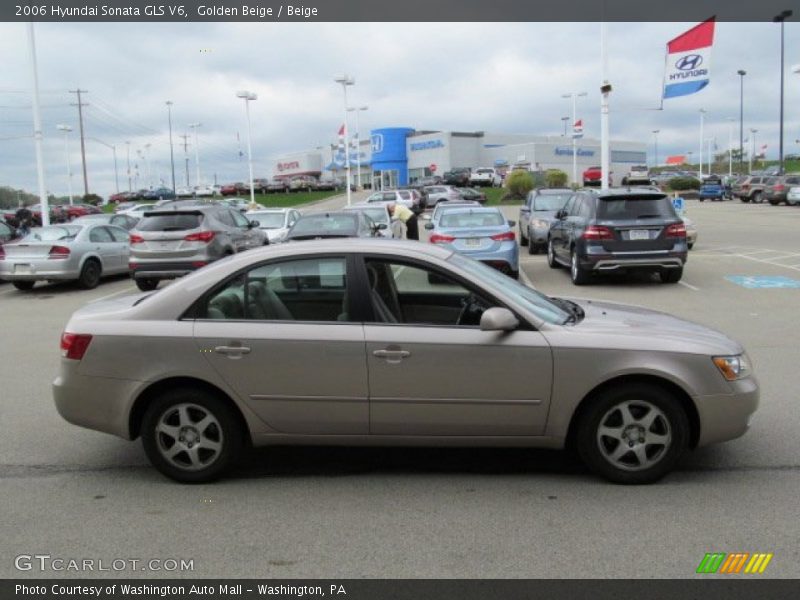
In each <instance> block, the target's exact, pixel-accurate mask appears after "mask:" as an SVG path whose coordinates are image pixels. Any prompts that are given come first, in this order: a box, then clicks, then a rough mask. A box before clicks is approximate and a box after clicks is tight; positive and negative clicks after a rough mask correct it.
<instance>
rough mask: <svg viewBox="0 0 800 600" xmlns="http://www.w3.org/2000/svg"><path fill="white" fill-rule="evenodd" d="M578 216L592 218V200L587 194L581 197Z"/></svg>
mask: <svg viewBox="0 0 800 600" xmlns="http://www.w3.org/2000/svg"><path fill="white" fill-rule="evenodd" d="M578 216H579V217H580V218H581V219H591V218H592V200H591V199H590V198H588V197H587V196H584V197H583V200H582V202H581V205H580V208H579V209H578Z"/></svg>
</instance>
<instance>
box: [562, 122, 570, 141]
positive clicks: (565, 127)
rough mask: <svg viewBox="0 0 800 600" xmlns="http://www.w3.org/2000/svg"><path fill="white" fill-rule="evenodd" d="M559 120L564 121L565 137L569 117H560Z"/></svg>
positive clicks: (565, 135)
mask: <svg viewBox="0 0 800 600" xmlns="http://www.w3.org/2000/svg"><path fill="white" fill-rule="evenodd" d="M561 121H563V123H564V137H567V123H568V122H569V117H561Z"/></svg>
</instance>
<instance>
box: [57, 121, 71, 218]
mask: <svg viewBox="0 0 800 600" xmlns="http://www.w3.org/2000/svg"><path fill="white" fill-rule="evenodd" d="M56 129H58V130H59V131H63V132H64V155H65V156H66V159H67V191H68V193H69V204H70V206H72V203H73V200H72V167H70V164H69V132H70V131H72V127H70V126H69V125H56Z"/></svg>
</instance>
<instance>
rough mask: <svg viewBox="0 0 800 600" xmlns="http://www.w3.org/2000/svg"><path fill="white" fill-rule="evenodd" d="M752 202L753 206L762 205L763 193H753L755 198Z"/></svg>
mask: <svg viewBox="0 0 800 600" xmlns="http://www.w3.org/2000/svg"><path fill="white" fill-rule="evenodd" d="M750 200H751V202H752V203H753V204H761V203H762V202H763V199H762V198H761V192H753V196H752V198H751V199H750Z"/></svg>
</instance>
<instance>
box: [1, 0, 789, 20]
mask: <svg viewBox="0 0 800 600" xmlns="http://www.w3.org/2000/svg"><path fill="white" fill-rule="evenodd" d="M792 4H794V2H791V1H790V0H758V1H757V2H754V1H753V0H657V1H650V0H547V1H532V0H490V1H487V0H435V1H432V0H299V1H298V2H297V3H283V2H281V1H280V0H168V1H167V2H164V1H163V0H105V1H103V0H100V1H95V0H40V1H38V2H34V1H31V0H16V1H15V0H3V2H2V3H0V21H19V22H22V21H49V22H58V21H64V22H92V21H96V22H112V21H115V22H151V23H159V22H202V21H241V22H252V23H258V22H292V23H298V22H548V21H552V22H556V21H565V22H592V21H608V22H636V21H639V22H656V21H672V22H691V21H703V20H705V19H707V18H709V17H711V16H715V15H716V17H717V20H719V21H747V22H755V21H772V20H773V19H774V18H775V17H776V16H778V15H780V14H781V13H782V12H783V11H785V10H787V9H789V8H790V6H791V5H792Z"/></svg>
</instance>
